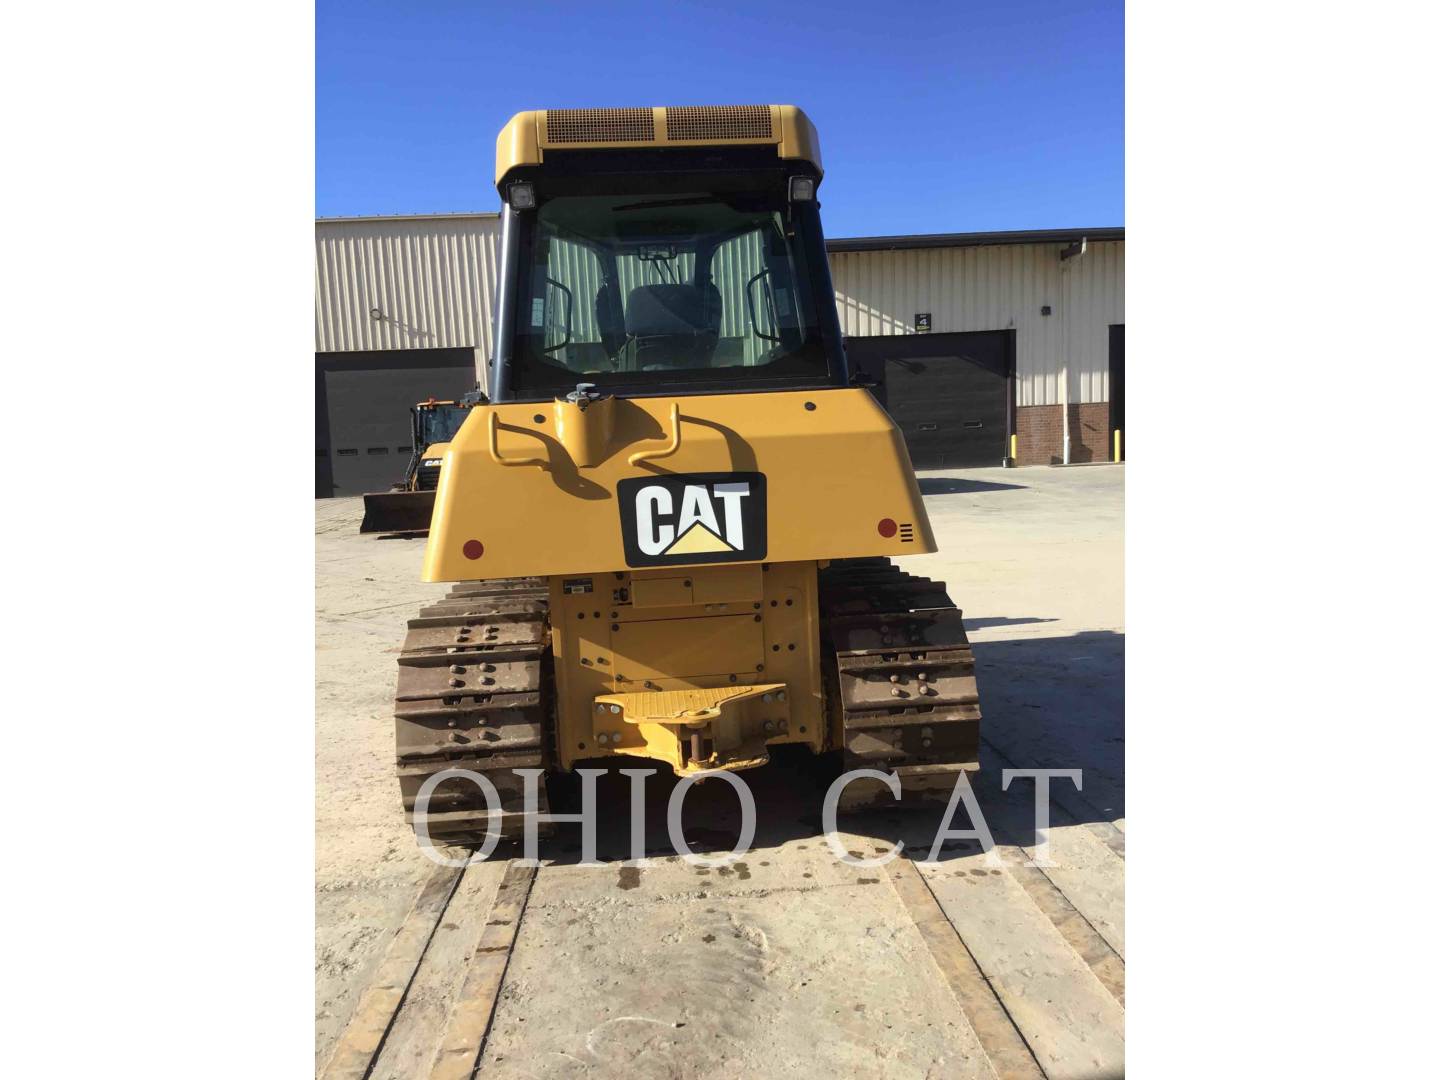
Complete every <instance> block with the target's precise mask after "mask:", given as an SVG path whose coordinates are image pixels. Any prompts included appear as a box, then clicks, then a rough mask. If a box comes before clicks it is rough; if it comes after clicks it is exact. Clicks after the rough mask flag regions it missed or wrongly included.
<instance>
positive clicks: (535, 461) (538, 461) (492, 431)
mask: <svg viewBox="0 0 1440 1080" xmlns="http://www.w3.org/2000/svg"><path fill="white" fill-rule="evenodd" d="M488 424H489V427H488V429H487V432H488V434H489V436H490V456H491V457H492V458H494V459H495V463H496V464H497V465H548V464H549V462H547V461H546V460H545V459H544V458H538V457H515V458H507V457H501V456H500V415H499V413H494V412H492V413H491V414H490V419H489V421H488Z"/></svg>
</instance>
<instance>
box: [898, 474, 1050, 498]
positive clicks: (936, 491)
mask: <svg viewBox="0 0 1440 1080" xmlns="http://www.w3.org/2000/svg"><path fill="white" fill-rule="evenodd" d="M916 483H918V484H919V485H920V494H921V495H967V494H970V493H971V492H975V491H1024V490H1025V485H1024V484H997V483H994V482H993V481H990V480H961V479H958V478H957V477H953V476H921V477H919V478H917V480H916Z"/></svg>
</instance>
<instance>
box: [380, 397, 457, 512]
mask: <svg viewBox="0 0 1440 1080" xmlns="http://www.w3.org/2000/svg"><path fill="white" fill-rule="evenodd" d="M478 400H481V395H479V394H467V395H466V396H465V397H463V398H461V399H460V400H459V401H436V400H435V399H434V398H430V399H429V400H428V401H422V402H419V403H418V404H416V405H412V406H411V407H410V441H411V450H410V461H409V463H408V464H407V465H406V466H405V478H404V479H403V480H401V481H400V482H399V483H398V484H396V485H395V486H394V487H392V488H391V489H390V490H389V491H367V492H366V493H365V514H364V516H363V517H362V518H361V519H360V531H361V532H362V533H385V534H389V535H392V536H393V535H405V536H423V535H424V534H425V533H426V532H428V531H429V529H430V518H431V515H433V514H434V512H435V488H436V487H437V486H439V483H440V466H441V464H442V463H443V462H444V460H445V448H446V447H447V446H449V445H450V440H451V439H452V438H454V436H455V433H456V432H457V431H459V430H460V425H461V424H462V423H464V422H465V416H466V414H467V412H468V411H469V409H470V408H471V406H473V405H474V404H475V403H476V402H477V401H478Z"/></svg>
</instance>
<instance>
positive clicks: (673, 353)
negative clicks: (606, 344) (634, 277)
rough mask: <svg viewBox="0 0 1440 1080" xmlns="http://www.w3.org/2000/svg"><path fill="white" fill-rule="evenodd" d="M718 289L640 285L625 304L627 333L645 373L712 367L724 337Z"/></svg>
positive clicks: (711, 287) (704, 285) (713, 287)
mask: <svg viewBox="0 0 1440 1080" xmlns="http://www.w3.org/2000/svg"><path fill="white" fill-rule="evenodd" d="M720 306H721V300H720V290H719V289H717V288H716V287H715V286H714V285H713V284H710V283H708V282H707V283H705V284H703V285H640V286H638V287H636V288H634V289H631V290H630V298H629V300H628V302H627V303H626V305H625V333H626V335H627V336H628V337H629V338H631V339H633V340H634V342H635V350H636V352H635V359H636V367H637V368H638V369H639V370H641V371H655V370H664V369H666V368H704V367H709V366H710V362H711V359H712V358H713V357H714V355H715V346H716V345H717V344H719V341H720Z"/></svg>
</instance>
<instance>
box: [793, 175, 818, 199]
mask: <svg viewBox="0 0 1440 1080" xmlns="http://www.w3.org/2000/svg"><path fill="white" fill-rule="evenodd" d="M814 199H815V178H814V177H813V176H792V177H790V201H791V202H813V201H814Z"/></svg>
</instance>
